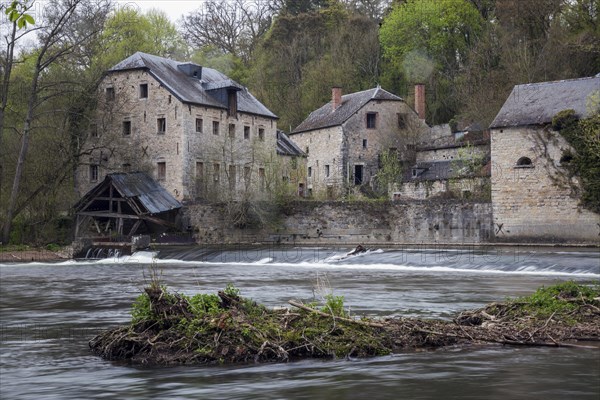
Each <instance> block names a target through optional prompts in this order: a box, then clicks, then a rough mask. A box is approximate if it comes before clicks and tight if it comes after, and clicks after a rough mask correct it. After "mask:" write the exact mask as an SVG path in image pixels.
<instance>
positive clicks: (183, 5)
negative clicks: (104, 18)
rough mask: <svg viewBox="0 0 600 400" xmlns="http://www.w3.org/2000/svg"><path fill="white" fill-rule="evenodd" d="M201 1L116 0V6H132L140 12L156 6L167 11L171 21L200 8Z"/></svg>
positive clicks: (175, 20)
mask: <svg viewBox="0 0 600 400" xmlns="http://www.w3.org/2000/svg"><path fill="white" fill-rule="evenodd" d="M202 3H203V1H202V0H162V1H157V0H118V1H117V6H118V7H120V8H133V9H136V10H139V11H142V12H146V11H148V10H150V9H152V8H156V9H158V10H162V11H164V12H165V13H167V15H168V16H169V18H170V19H171V21H173V22H177V20H178V19H179V17H181V16H182V15H185V14H188V13H189V12H190V11H193V10H196V9H198V8H200V6H201V5H202Z"/></svg>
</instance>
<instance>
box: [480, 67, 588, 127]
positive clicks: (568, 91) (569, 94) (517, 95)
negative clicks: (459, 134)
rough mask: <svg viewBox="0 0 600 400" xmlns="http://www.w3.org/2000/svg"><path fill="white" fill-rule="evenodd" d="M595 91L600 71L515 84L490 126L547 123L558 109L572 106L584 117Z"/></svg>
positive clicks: (571, 107)
mask: <svg viewBox="0 0 600 400" xmlns="http://www.w3.org/2000/svg"><path fill="white" fill-rule="evenodd" d="M595 91H599V92H600V74H598V75H596V76H593V77H589V78H580V79H569V80H564V81H554V82H541V83H529V84H525V85H516V86H515V87H514V88H513V90H512V92H511V94H510V96H508V99H507V100H506V102H505V103H504V105H503V106H502V108H501V109H500V112H499V113H498V115H497V116H496V118H495V119H494V121H493V122H492V124H491V125H490V128H502V127H509V126H523V125H540V124H547V123H550V122H552V118H553V117H554V116H555V115H556V114H557V113H558V112H559V111H562V110H566V109H573V110H575V112H576V113H577V115H578V116H579V117H580V118H585V117H586V116H587V107H586V100H587V98H588V97H589V95H590V94H592V93H593V92H595Z"/></svg>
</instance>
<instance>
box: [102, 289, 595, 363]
mask: <svg viewBox="0 0 600 400" xmlns="http://www.w3.org/2000/svg"><path fill="white" fill-rule="evenodd" d="M599 296H600V289H599V287H598V286H597V285H596V286H585V285H578V284H575V283H574V282H565V283H562V284H559V285H555V286H551V287H548V288H541V289H539V290H538V291H536V292H535V293H534V294H532V295H531V296H528V297H523V298H518V299H513V300H510V301H507V302H506V303H495V304H492V305H490V306H488V307H486V308H484V309H481V310H475V311H472V312H465V313H461V314H460V315H459V316H458V317H457V318H456V319H455V320H454V321H433V320H419V319H405V318H399V319H386V320H384V321H373V320H371V319H368V318H363V319H360V320H356V319H350V318H348V316H347V314H346V312H345V311H344V308H343V297H342V296H329V297H327V298H326V299H325V305H317V304H313V305H312V308H311V307H309V306H307V305H298V304H296V306H297V307H298V309H294V310H287V309H285V310H270V309H267V308H266V307H264V306H263V305H260V304H257V303H256V302H254V301H252V300H251V299H247V298H243V297H241V296H239V290H238V289H236V288H235V287H233V286H231V285H228V287H227V288H226V289H225V290H223V291H220V292H218V295H212V294H197V295H194V296H191V297H188V296H185V295H181V294H178V293H171V292H168V291H167V290H166V288H165V287H163V286H160V285H159V284H158V283H156V282H153V284H152V285H151V286H150V287H148V288H146V289H145V291H144V293H142V294H141V295H140V296H138V298H137V299H136V301H135V303H134V304H133V307H132V312H131V314H132V320H131V324H130V325H128V326H125V327H121V328H117V329H114V330H111V331H107V332H104V333H102V334H100V335H98V336H97V337H96V338H94V339H92V341H91V342H90V347H91V348H92V349H93V351H94V352H95V353H96V354H99V355H101V356H102V357H104V358H106V359H111V360H123V359H127V360H131V361H134V362H139V363H145V364H181V363H208V364H211V363H216V364H223V363H240V362H242V363H243V362H261V361H262V362H265V361H269V362H271V361H287V360H294V359H301V358H343V357H369V356H379V355H385V354H390V353H393V352H395V351H398V350H399V349H405V348H432V347H440V346H447V345H454V344H457V343H472V342H496V343H503V344H505V343H506V338H507V337H510V338H514V339H511V341H512V342H513V343H514V342H517V343H518V344H527V343H530V342H531V343H536V342H535V341H536V340H537V341H550V340H551V341H552V343H556V341H557V340H561V339H564V338H567V339H573V338H577V337H585V338H590V337H598V338H600V323H598V319H599V317H600V312H597V311H598V310H599V309H598V305H600V304H598V303H599V301H598V300H596V298H597V297H599ZM484 311H485V312H484ZM490 315H491V317H490ZM489 318H491V319H492V322H493V326H484V324H483V321H484V320H486V319H488V320H489ZM550 320H553V322H552V323H551V324H550V323H549V322H550ZM546 345H547V344H546Z"/></svg>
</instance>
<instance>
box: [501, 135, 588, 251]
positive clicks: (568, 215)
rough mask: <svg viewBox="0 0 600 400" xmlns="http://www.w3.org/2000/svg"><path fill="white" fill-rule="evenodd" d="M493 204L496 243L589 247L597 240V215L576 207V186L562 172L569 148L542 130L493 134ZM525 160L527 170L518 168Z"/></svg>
mask: <svg viewBox="0 0 600 400" xmlns="http://www.w3.org/2000/svg"><path fill="white" fill-rule="evenodd" d="M491 140H492V143H491V154H492V203H493V216H494V224H495V229H496V231H497V234H496V237H497V240H500V241H509V242H515V241H543V242H591V243H596V244H597V243H598V240H599V239H600V236H599V233H600V225H598V224H599V223H600V215H598V214H595V213H593V212H591V211H588V210H586V209H584V208H582V207H581V206H580V205H579V199H578V195H577V193H576V188H577V186H578V182H577V180H576V179H575V178H570V177H569V176H568V174H567V173H566V172H567V171H566V169H565V168H563V167H561V162H560V159H561V156H562V154H563V151H564V150H566V149H568V148H569V145H568V143H567V142H566V141H565V139H564V138H563V137H562V136H560V134H558V133H557V132H554V131H551V130H549V129H542V128H525V127H521V128H505V129H496V130H493V131H492V137H491ZM523 157H527V158H529V159H530V160H531V165H520V166H519V165H517V164H518V162H519V160H520V159H522V158H523Z"/></svg>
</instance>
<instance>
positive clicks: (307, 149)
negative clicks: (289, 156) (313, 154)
mask: <svg viewBox="0 0 600 400" xmlns="http://www.w3.org/2000/svg"><path fill="white" fill-rule="evenodd" d="M309 150H310V149H309V148H308V146H306V151H305V153H306V154H308V151H309Z"/></svg>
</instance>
